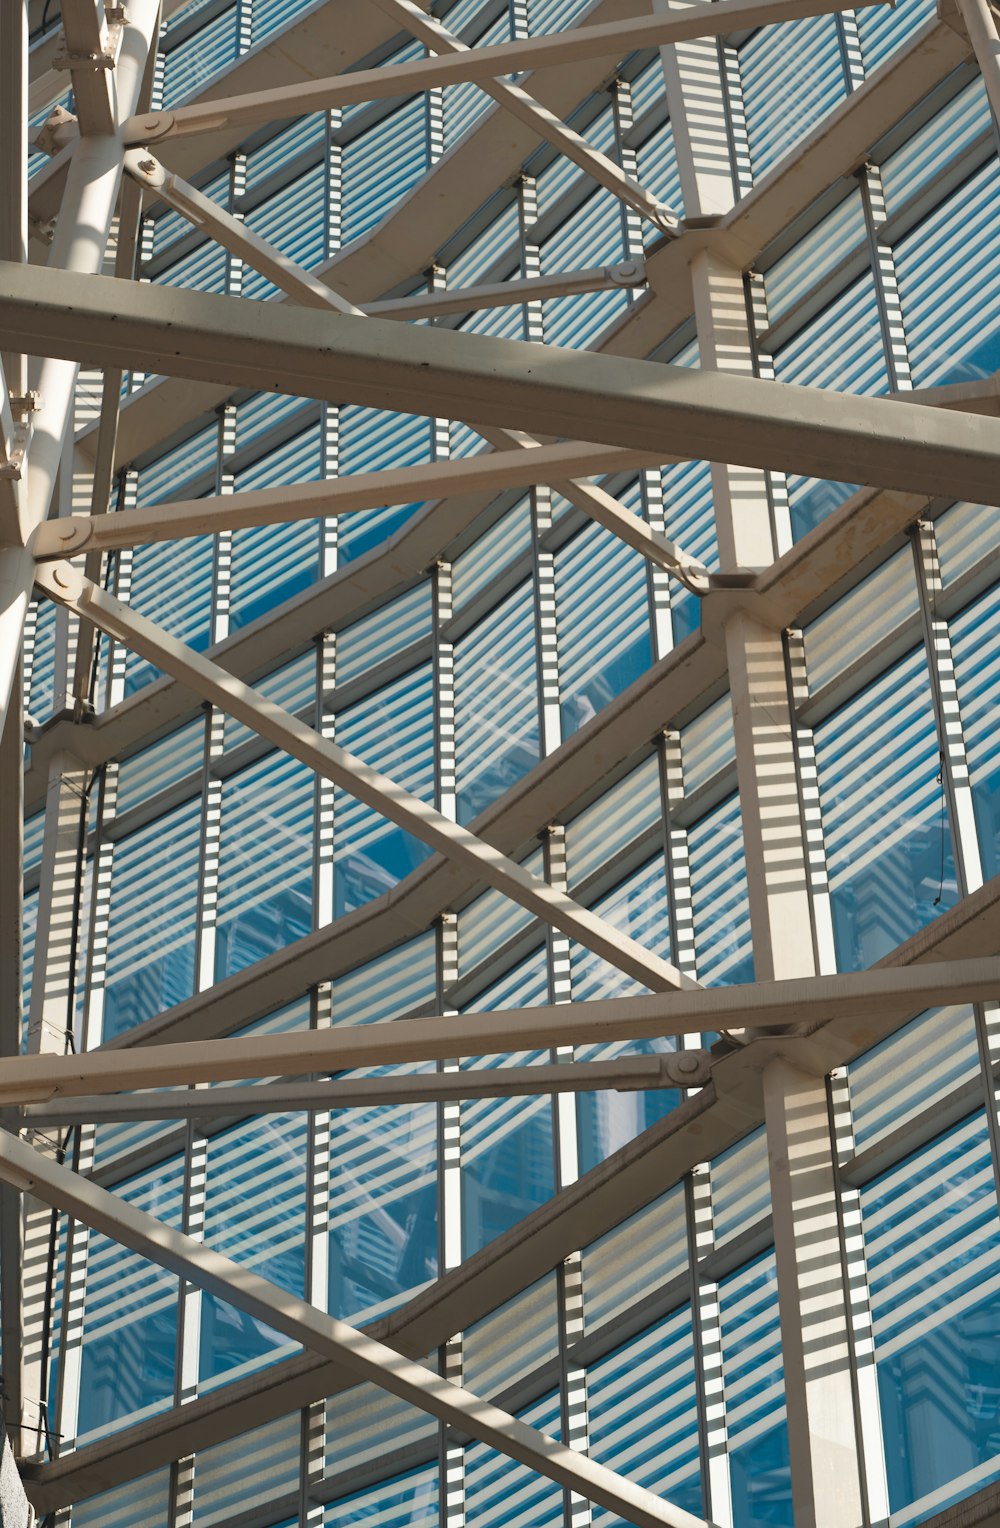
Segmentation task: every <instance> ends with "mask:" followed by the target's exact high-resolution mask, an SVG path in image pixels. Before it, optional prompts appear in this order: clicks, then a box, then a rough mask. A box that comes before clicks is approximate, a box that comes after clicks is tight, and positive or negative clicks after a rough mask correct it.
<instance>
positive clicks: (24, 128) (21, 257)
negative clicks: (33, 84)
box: [0, 0, 29, 396]
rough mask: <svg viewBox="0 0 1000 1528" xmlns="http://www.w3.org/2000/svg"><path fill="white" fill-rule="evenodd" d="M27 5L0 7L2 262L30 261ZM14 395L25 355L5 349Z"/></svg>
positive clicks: (23, 383) (20, 387)
mask: <svg viewBox="0 0 1000 1528" xmlns="http://www.w3.org/2000/svg"><path fill="white" fill-rule="evenodd" d="M28 34H29V28H28V6H27V0H7V3H6V4H5V5H0V143H2V144H3V153H2V154H0V260H14V261H17V262H21V261H25V260H27V258H28V110H29V107H28ZM0 367H2V369H3V371H4V372H5V373H6V376H7V383H8V386H9V387H10V390H11V392H12V393H14V394H15V396H20V395H21V394H22V393H23V392H24V391H25V388H26V387H27V374H26V372H25V368H24V357H23V356H22V355H17V354H14V353H11V352H9V351H5V350H4V349H3V348H2V347H0Z"/></svg>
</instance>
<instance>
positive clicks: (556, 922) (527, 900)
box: [37, 563, 697, 991]
mask: <svg viewBox="0 0 1000 1528" xmlns="http://www.w3.org/2000/svg"><path fill="white" fill-rule="evenodd" d="M37 582H38V583H39V585H40V586H41V587H42V588H44V589H45V591H46V592H47V593H48V594H50V595H51V596H52V598H53V599H55V600H56V601H57V603H59V604H63V605H67V606H69V608H71V609H73V610H76V611H77V613H78V614H79V615H82V616H85V617H86V618H87V619H88V620H90V621H92V622H93V623H94V625H96V626H99V627H100V628H101V630H102V631H106V632H107V633H108V634H109V635H112V636H115V637H117V638H118V639H119V640H120V641H122V642H124V643H125V644H126V645H127V646H128V647H130V648H132V650H133V651H134V652H137V653H140V654H141V655H142V656H143V657H146V658H148V659H150V661H151V662H153V663H154V664H156V666H157V667H158V668H160V669H163V670H164V672H166V673H170V674H173V676H174V678H175V679H180V680H182V681H183V683H185V684H186V685H188V686H189V687H190V688H191V689H193V690H194V692H195V693H196V694H198V695H200V696H201V697H202V699H203V700H208V701H211V703H212V704H213V705H216V706H218V707H219V708H220V709H221V710H223V711H225V712H226V713H227V714H228V715H230V716H235V717H236V718H237V720H239V721H242V722H244V723H245V724H246V725H247V726H248V727H250V728H252V730H253V731H255V732H257V733H259V735H260V736H261V737H263V738H267V740H268V741H269V742H271V743H274V744H275V746H276V747H278V748H281V749H283V750H284V751H285V752H286V753H290V754H291V755H292V756H293V757H294V758H297V759H300V760H301V761H302V762H303V763H304V764H305V765H306V766H307V767H308V768H310V769H313V770H315V771H316V773H317V774H319V775H320V776H321V777H323V778H325V779H328V780H332V781H333V782H334V783H335V784H337V785H340V786H341V787H342V788H343V789H344V790H346V791H349V792H350V794H351V795H352V796H354V797H356V799H357V800H359V801H363V802H364V803H365V805H366V806H370V807H371V808H373V810H374V811H376V812H378V813H380V814H381V815H382V816H383V817H387V818H388V819H389V821H390V822H394V823H395V824H396V825H397V827H401V828H403V829H404V830H405V831H406V832H408V833H412V834H413V836H414V837H415V838H417V839H419V840H420V842H421V843H425V844H429V845H430V847H431V848H432V849H437V850H438V851H439V852H440V853H442V854H444V855H445V857H446V858H447V859H449V860H454V861H456V862H457V863H459V864H461V865H464V866H465V867H467V868H470V869H472V868H474V869H475V871H476V873H477V875H478V876H479V877H480V878H481V879H482V880H483V881H485V882H486V884H487V885H489V886H493V887H495V888H496V890H498V891H500V892H502V893H503V894H504V895H505V896H509V897H510V898H511V899H512V900H513V901H515V902H517V903H518V904H519V905H520V906H522V907H524V908H526V909H527V910H528V911H529V912H531V913H533V914H534V916H535V917H538V918H541V919H542V920H543V922H545V923H547V924H551V925H552V926H553V927H555V928H560V929H562V930H563V932H564V933H567V934H569V935H570V936H571V937H572V938H574V939H578V940H579V941H580V943H581V944H583V945H584V946H585V947H586V948H587V949H590V950H593V951H594V953H595V954H598V955H600V956H602V957H603V958H604V959H605V960H607V961H610V963H611V964H612V965H613V966H615V967H616V969H618V970H620V971H624V972H625V973H626V975H628V976H632V977H634V978H635V980H636V981H640V982H642V983H643V985H645V986H647V987H651V988H652V989H653V990H654V991H669V990H672V989H674V988H678V987H688V988H690V987H696V986H697V983H696V982H693V981H692V980H691V978H690V977H685V976H683V975H682V974H681V973H680V972H679V971H677V970H676V968H675V967H674V966H672V965H670V963H669V962H668V961H665V960H661V959H660V958H659V956H657V955H654V954H653V953H652V952H651V951H648V950H644V949H643V948H642V947H641V946H640V945H638V944H637V943H636V942H635V940H633V939H630V938H629V937H628V935H626V934H622V933H619V932H618V930H617V929H614V928H612V926H611V925H610V924H609V923H606V922H605V921H604V919H602V918H599V917H597V915H596V914H595V913H592V912H590V911H589V910H588V909H587V908H584V907H579V906H578V905H577V904H576V903H575V902H573V901H572V900H571V899H570V898H569V897H567V896H565V895H564V894H563V893H562V892H559V891H556V890H554V888H553V887H551V886H549V885H548V884H547V883H546V882H545V881H542V880H540V879H539V878H538V877H537V876H534V875H532V874H531V873H530V871H527V870H525V869H524V868H523V867H522V866H521V865H517V864H515V863H514V861H513V860H510V859H508V858H507V857H506V855H503V854H501V853H500V852H499V851H498V850H496V849H493V848H492V847H491V846H490V845H489V844H487V843H484V842H483V840H482V839H479V838H477V837H476V836H475V834H474V833H470V832H469V830H468V829H467V828H463V827H461V826H460V825H459V824H458V823H455V822H452V821H450V820H449V819H448V818H447V817H444V816H443V815H442V814H441V813H440V812H438V811H436V810H435V808H434V807H431V806H428V805H427V803H426V802H424V801H421V800H420V798H419V797H418V796H414V795H412V794H411V793H410V792H409V791H406V790H403V789H402V787H401V786H399V785H397V784H396V783H395V782H394V781H392V780H390V779H389V778H388V777H387V776H386V775H383V774H382V773H381V772H380V771H379V770H376V769H372V768H371V767H370V766H369V765H367V764H365V763H364V762H363V761H362V760H361V759H358V758H355V757H354V755H352V754H350V753H348V752H347V751H346V750H345V749H343V748H340V747H339V746H338V745H337V744H336V743H333V742H330V741H329V740H328V739H326V738H324V737H322V736H321V734H320V733H318V732H316V731H314V730H313V728H312V727H308V726H306V724H305V723H304V722H302V721H299V719H298V718H297V717H295V716H293V715H292V714H291V713H290V712H288V711H285V710H284V709H283V708H282V707H281V706H277V705H275V704H274V702H273V701H270V700H268V699H267V698H266V697H265V696H264V695H261V694H260V693H259V691H257V690H253V689H251V688H250V686H249V685H246V684H244V683H243V682H242V681H241V680H239V679H237V678H236V677H235V676H234V675H232V674H228V673H227V672H226V670H225V669H222V668H220V667H219V666H218V664H215V663H212V662H211V661H210V660H209V659H207V658H203V657H201V655H200V654H198V653H196V652H194V650H193V649H192V648H190V647H187V646H186V645H185V644H184V643H183V642H178V641H177V640H176V639H175V638H174V637H172V636H170V635H169V633H167V632H165V631H163V630H162V629H161V628H160V627H158V626H156V625H155V624H154V622H152V621H148V620H146V619H145V617H143V616H140V615H138V614H137V613H136V612H135V611H134V610H130V609H129V608H128V607H127V606H126V605H123V604H121V603H120V601H118V600H116V599H114V598H113V597H112V596H111V595H109V594H106V593H105V592H104V590H102V589H99V588H98V587H97V585H96V584H93V583H91V582H90V581H89V580H88V579H85V578H84V577H83V576H82V575H81V574H79V573H77V572H76V570H75V569H73V568H72V567H71V566H70V564H69V563H50V564H40V565H39V568H38V573H37Z"/></svg>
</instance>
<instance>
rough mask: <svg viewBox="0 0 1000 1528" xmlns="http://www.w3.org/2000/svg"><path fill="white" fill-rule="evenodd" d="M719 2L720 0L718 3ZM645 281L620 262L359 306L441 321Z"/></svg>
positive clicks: (381, 314) (642, 266) (640, 264)
mask: <svg viewBox="0 0 1000 1528" xmlns="http://www.w3.org/2000/svg"><path fill="white" fill-rule="evenodd" d="M720 3H721V0H720ZM645 281H646V263H645V261H644V260H621V261H619V262H618V264H617V265H598V266H595V267H594V268H593V270H585V271H551V272H550V273H549V274H548V275H546V276H528V277H525V278H524V279H523V280H522V279H514V280H511V281H500V282H496V283H495V284H494V285H492V286H475V287H442V288H441V290H440V291H439V292H418V293H417V294H416V296H413V297H383V298H381V299H380V300H379V301H378V302H365V303H362V304H361V312H362V313H364V314H366V315H367V316H368V317H369V318H403V319H409V318H442V317H444V316H445V315H446V314H449V313H474V312H479V311H481V310H482V309H484V308H509V307H512V306H514V305H515V304H517V303H526V302H540V301H541V300H542V299H543V298H547V297H572V296H576V295H578V294H582V293H586V292H607V291H613V290H614V289H615V288H624V287H641V286H644V285H645Z"/></svg>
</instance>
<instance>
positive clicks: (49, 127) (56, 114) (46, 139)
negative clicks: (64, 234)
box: [35, 106, 78, 227]
mask: <svg viewBox="0 0 1000 1528" xmlns="http://www.w3.org/2000/svg"><path fill="white" fill-rule="evenodd" d="M77 125H78V124H77V119H76V117H75V116H74V115H73V113H72V112H71V111H67V110H66V108H65V106H53V108H52V110H51V111H50V112H49V114H48V116H47V117H46V118H45V121H44V122H43V123H42V125H41V127H40V128H39V129H38V132H37V133H36V134H35V148H36V149H38V150H39V152H40V153H42V154H48V156H49V158H50V159H54V158H55V156H56V154H58V153H59V151H60V149H63V148H65V147H66V144H67V143H68V142H69V141H70V140H71V139H72V137H73V136H74V135H73V132H72V131H71V129H73V128H76V127H77ZM50 221H52V223H53V227H54V226H55V221H54V219H52V220H50Z"/></svg>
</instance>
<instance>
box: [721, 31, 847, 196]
mask: <svg viewBox="0 0 1000 1528" xmlns="http://www.w3.org/2000/svg"><path fill="white" fill-rule="evenodd" d="M739 63H740V78H741V80H742V83H743V102H744V107H745V110H746V122H747V135H748V137H749V140H750V161H751V164H752V165H753V172H754V178H755V179H759V178H760V176H761V175H762V174H763V173H764V171H765V170H768V169H770V167H771V166H772V165H773V164H775V163H777V161H778V160H779V159H781V158H782V156H783V155H785V154H787V153H788V152H789V150H790V149H791V148H793V147H794V145H795V144H796V143H797V142H798V141H799V140H800V139H801V138H803V137H805V135H806V133H808V131H809V129H810V128H811V127H812V126H813V125H814V124H815V123H816V122H819V121H820V119H821V118H822V117H825V116H826V114H827V113H828V112H830V111H832V110H833V108H834V107H835V106H836V105H837V103H838V102H839V101H842V100H843V99H844V96H845V95H846V94H847V84H846V81H845V79H844V68H843V64H842V63H841V58H840V46H839V44H838V41H837V24H836V21H835V19H834V17H833V16H812V17H808V18H807V19H805V20H803V21H783V22H781V23H780V25H775V26H766V27H761V28H760V30H759V31H757V32H755V33H754V34H753V36H752V37H751V38H750V39H749V40H748V41H747V42H745V43H744V44H743V46H742V47H741V48H740V50H739Z"/></svg>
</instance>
